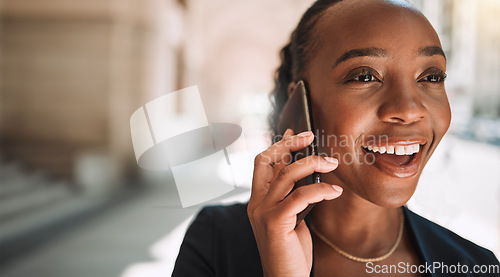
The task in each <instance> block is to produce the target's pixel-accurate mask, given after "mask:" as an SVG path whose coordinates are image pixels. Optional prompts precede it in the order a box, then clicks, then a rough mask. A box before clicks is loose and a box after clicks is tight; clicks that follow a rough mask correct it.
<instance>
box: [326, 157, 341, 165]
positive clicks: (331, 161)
mask: <svg viewBox="0 0 500 277" xmlns="http://www.w3.org/2000/svg"><path fill="white" fill-rule="evenodd" d="M323 159H325V160H326V161H327V162H329V163H332V164H337V163H338V162H339V161H338V160H337V159H335V158H332V157H323Z"/></svg>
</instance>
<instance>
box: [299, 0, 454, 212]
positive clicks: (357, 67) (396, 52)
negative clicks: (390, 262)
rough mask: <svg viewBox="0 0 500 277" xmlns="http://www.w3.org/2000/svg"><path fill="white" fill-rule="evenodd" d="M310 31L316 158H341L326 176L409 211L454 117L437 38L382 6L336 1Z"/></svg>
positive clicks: (411, 16)
mask: <svg viewBox="0 0 500 277" xmlns="http://www.w3.org/2000/svg"><path fill="white" fill-rule="evenodd" d="M313 32H314V33H313V34H312V35H313V38H314V39H317V40H318V42H319V43H318V44H317V46H316V50H315V51H314V52H313V56H312V58H311V60H310V62H309V64H308V66H307V68H306V79H307V82H308V84H309V89H310V93H311V103H312V110H313V113H314V114H313V118H314V120H315V122H314V123H315V126H316V128H317V129H319V130H320V133H319V137H318V140H319V141H318V143H319V152H320V154H326V155H328V156H334V157H336V158H338V159H339V167H338V168H337V169H336V170H335V171H333V172H332V173H330V174H325V175H324V177H323V178H324V180H325V181H327V182H330V183H333V184H340V185H343V186H344V187H347V188H349V189H350V190H352V191H353V192H355V193H356V194H358V195H359V196H361V197H363V198H365V199H366V200H368V201H370V202H373V203H375V204H377V205H380V206H385V207H397V206H401V205H403V204H404V203H406V202H407V201H408V200H409V198H410V197H411V195H412V194H413V192H414V191H415V188H416V186H417V182H418V178H419V177H420V174H421V172H422V169H423V168H424V165H425V164H426V163H427V161H428V160H429V158H430V156H431V154H432V153H433V151H434V149H435V148H436V146H437V145H438V143H439V141H440V140H441V138H442V137H443V135H444V134H445V132H446V131H447V129H448V127H449V124H450V119H451V114H450V107H449V103H448V99H447V96H446V92H445V87H444V82H443V79H444V76H445V74H444V72H445V71H446V60H445V57H444V55H443V52H442V50H441V44H440V41H439V38H438V36H437V34H436V33H435V31H434V29H433V28H432V26H431V25H430V24H429V23H428V21H427V20H426V19H425V18H424V17H423V16H422V15H421V14H419V13H417V12H415V11H412V10H410V9H408V8H403V7H400V6H397V5H394V4H390V3H386V2H384V1H381V0H380V1H363V0H359V1H358V0H352V1H343V2H340V3H338V4H335V5H333V6H332V7H330V8H329V9H328V10H326V11H325V13H323V15H322V16H321V18H320V19H319V21H318V22H317V24H316V26H315V29H314V31H313ZM370 147H371V149H372V151H370V150H369V149H370ZM373 147H378V153H375V152H376V151H374V150H376V148H373ZM367 148H368V149H367ZM384 148H385V149H384ZM384 150H385V152H386V153H384V154H381V152H384ZM392 151H394V152H396V153H395V154H387V152H392ZM417 151H418V152H417ZM414 152H416V153H414ZM412 153H413V154H412ZM396 154H399V155H396Z"/></svg>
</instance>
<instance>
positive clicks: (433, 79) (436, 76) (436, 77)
mask: <svg viewBox="0 0 500 277" xmlns="http://www.w3.org/2000/svg"><path fill="white" fill-rule="evenodd" d="M445 79H446V74H445V73H444V72H443V71H441V70H439V69H433V70H432V71H431V72H428V73H427V75H425V76H424V77H422V78H421V79H420V80H419V82H429V83H441V82H444V80H445Z"/></svg>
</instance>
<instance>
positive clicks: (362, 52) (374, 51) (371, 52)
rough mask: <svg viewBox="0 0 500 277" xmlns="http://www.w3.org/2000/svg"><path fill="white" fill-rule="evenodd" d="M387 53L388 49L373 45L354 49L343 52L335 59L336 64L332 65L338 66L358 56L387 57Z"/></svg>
mask: <svg viewBox="0 0 500 277" xmlns="http://www.w3.org/2000/svg"><path fill="white" fill-rule="evenodd" d="M387 55H388V53H387V50H385V49H382V48H376V47H371V48H360V49H352V50H349V51H347V52H345V53H344V54H342V56H340V57H339V58H338V59H337V60H336V61H335V64H334V65H333V66H332V67H336V66H337V65H339V64H340V63H343V62H345V61H347V60H349V59H352V58H356V57H387Z"/></svg>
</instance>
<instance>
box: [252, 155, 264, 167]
mask: <svg viewBox="0 0 500 277" xmlns="http://www.w3.org/2000/svg"><path fill="white" fill-rule="evenodd" d="M263 160H264V154H263V153H259V154H257V156H255V159H254V165H260V164H262V163H263Z"/></svg>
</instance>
